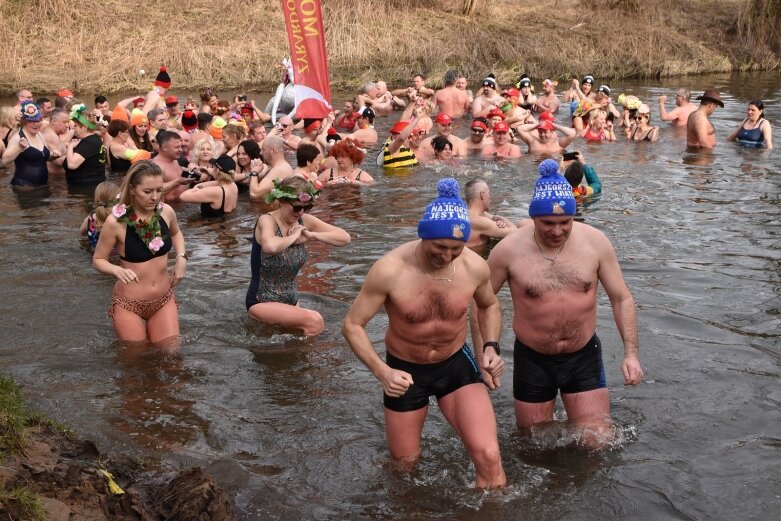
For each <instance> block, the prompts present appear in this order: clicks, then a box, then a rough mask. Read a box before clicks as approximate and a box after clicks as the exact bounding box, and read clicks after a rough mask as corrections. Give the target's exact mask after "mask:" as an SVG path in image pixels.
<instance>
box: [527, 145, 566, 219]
mask: <svg viewBox="0 0 781 521" xmlns="http://www.w3.org/2000/svg"><path fill="white" fill-rule="evenodd" d="M575 210H576V204H575V196H574V195H572V187H571V186H570V184H569V182H568V181H567V180H566V179H565V178H564V177H563V176H562V175H560V174H559V163H558V162H557V161H556V160H554V159H546V160H545V161H543V162H542V163H540V178H539V179H537V183H535V185H534V195H533V196H532V202H531V204H529V216H530V217H538V216H548V215H575Z"/></svg>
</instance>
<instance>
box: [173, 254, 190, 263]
mask: <svg viewBox="0 0 781 521" xmlns="http://www.w3.org/2000/svg"><path fill="white" fill-rule="evenodd" d="M179 257H181V258H183V259H184V260H186V261H188V260H190V256H189V255H187V252H182V253H179V254H177V255H176V259H177V260H179Z"/></svg>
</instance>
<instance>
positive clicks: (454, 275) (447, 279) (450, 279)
mask: <svg viewBox="0 0 781 521" xmlns="http://www.w3.org/2000/svg"><path fill="white" fill-rule="evenodd" d="M418 244H420V243H418V242H416V243H415V246H414V247H413V248H412V253H413V255H414V256H415V261H416V262H417V263H418V266H419V267H420V271H422V272H423V275H425V276H426V277H428V278H430V279H432V280H444V281H445V282H453V280H454V279H455V278H456V263H455V259H454V260H452V261H450V264H451V266H453V274H452V275H450V277H435V276H434V275H431V274H429V273H426V271H425V270H424V269H423V265H422V264H421V263H420V261H419V260H418Z"/></svg>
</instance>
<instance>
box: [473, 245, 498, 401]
mask: <svg viewBox="0 0 781 521" xmlns="http://www.w3.org/2000/svg"><path fill="white" fill-rule="evenodd" d="M475 256H477V254H475ZM479 260H480V262H479V265H478V268H479V272H478V273H479V277H480V283H479V284H478V286H477V289H476V290H475V294H474V299H475V304H476V307H477V323H478V324H479V326H480V333H481V336H482V337H483V339H484V341H488V342H498V341H499V334H500V333H501V330H502V309H501V306H500V305H499V300H498V299H497V298H496V294H495V293H494V292H493V289H492V288H491V277H490V272H489V270H488V265H487V264H486V263H485V262H483V261H482V259H479ZM474 350H475V352H476V353H479V355H478V356H479V358H480V360H481V362H480V366H481V368H482V369H483V370H484V371H485V372H486V373H488V376H489V377H490V379H485V380H484V381H485V382H486V384H487V385H488V387H489V388H491V389H496V388H497V387H499V386H500V385H501V383H500V381H499V379H500V377H501V376H502V373H503V372H504V360H502V357H501V356H499V353H498V352H497V351H496V349H494V348H493V347H490V346H489V347H488V348H486V347H485V345H482V346H480V347H478V346H474Z"/></svg>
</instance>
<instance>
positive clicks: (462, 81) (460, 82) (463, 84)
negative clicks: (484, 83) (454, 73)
mask: <svg viewBox="0 0 781 521" xmlns="http://www.w3.org/2000/svg"><path fill="white" fill-rule="evenodd" d="M468 86H469V83H468V82H467V81H466V76H464V75H463V74H461V73H459V74H458V79H456V88H457V89H458V90H462V91H464V92H465V93H466V99H467V101H468V102H469V105H468V107H469V108H471V107H472V103H474V101H475V97H474V94H472V91H471V90H469V89H468V88H467V87H468ZM467 110H468V109H467Z"/></svg>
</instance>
